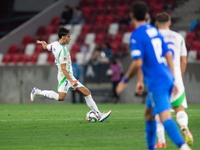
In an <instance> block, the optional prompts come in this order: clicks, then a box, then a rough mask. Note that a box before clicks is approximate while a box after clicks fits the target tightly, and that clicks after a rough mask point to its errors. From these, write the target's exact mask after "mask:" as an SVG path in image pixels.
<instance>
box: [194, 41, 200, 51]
mask: <svg viewBox="0 0 200 150" xmlns="http://www.w3.org/2000/svg"><path fill="white" fill-rule="evenodd" d="M192 50H197V51H200V41H193V42H192Z"/></svg>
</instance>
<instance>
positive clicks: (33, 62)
mask: <svg viewBox="0 0 200 150" xmlns="http://www.w3.org/2000/svg"><path fill="white" fill-rule="evenodd" d="M38 55H39V54H33V55H32V56H31V58H30V63H32V64H36V62H37V60H38Z"/></svg>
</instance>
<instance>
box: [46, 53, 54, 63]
mask: <svg viewBox="0 0 200 150" xmlns="http://www.w3.org/2000/svg"><path fill="white" fill-rule="evenodd" d="M47 62H48V63H49V64H54V63H55V58H54V55H53V54H52V53H49V55H48V57H47Z"/></svg>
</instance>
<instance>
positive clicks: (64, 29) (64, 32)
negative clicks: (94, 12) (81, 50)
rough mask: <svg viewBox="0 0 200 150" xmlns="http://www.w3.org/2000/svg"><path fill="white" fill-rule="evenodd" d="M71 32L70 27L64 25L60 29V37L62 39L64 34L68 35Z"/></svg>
mask: <svg viewBox="0 0 200 150" xmlns="http://www.w3.org/2000/svg"><path fill="white" fill-rule="evenodd" d="M69 33H70V31H69V30H68V29H66V28H63V27H60V28H59V29H58V38H59V39H61V38H62V36H66V35H67V34H69Z"/></svg>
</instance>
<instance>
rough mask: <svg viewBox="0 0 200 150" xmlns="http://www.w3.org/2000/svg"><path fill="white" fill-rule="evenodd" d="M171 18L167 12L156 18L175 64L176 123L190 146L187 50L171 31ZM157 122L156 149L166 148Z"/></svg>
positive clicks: (172, 96)
mask: <svg viewBox="0 0 200 150" xmlns="http://www.w3.org/2000/svg"><path fill="white" fill-rule="evenodd" d="M170 25H171V18H170V16H169V14H167V13H166V12H162V13H159V14H158V15H157V17H156V26H157V27H158V29H159V31H160V33H161V34H162V35H163V37H164V41H165V42H166V43H167V45H168V48H169V49H170V50H171V52H172V56H173V63H174V71H175V72H174V74H175V84H176V85H177V87H178V93H177V94H176V95H171V105H172V108H173V110H174V111H175V114H176V121H177V123H178V124H179V126H180V129H181V131H182V134H183V136H184V138H185V142H186V143H187V144H188V145H192V144H193V136H192V134H191V132H190V130H189V128H188V115H187V113H186V112H185V108H187V101H186V94H185V88H184V84H183V79H182V75H183V74H184V72H185V69H186V64H187V50H186V46H185V40H184V38H183V37H182V36H181V35H180V34H179V33H177V32H174V31H172V30H170ZM156 120H157V138H158V143H157V144H156V146H155V148H165V147H166V140H165V135H164V127H163V125H162V123H161V122H160V120H159V117H158V116H156Z"/></svg>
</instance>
